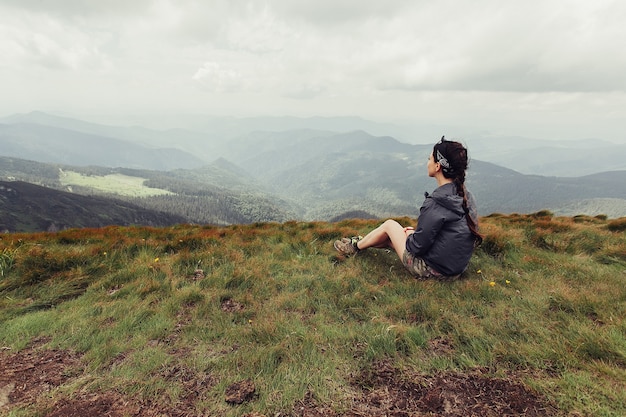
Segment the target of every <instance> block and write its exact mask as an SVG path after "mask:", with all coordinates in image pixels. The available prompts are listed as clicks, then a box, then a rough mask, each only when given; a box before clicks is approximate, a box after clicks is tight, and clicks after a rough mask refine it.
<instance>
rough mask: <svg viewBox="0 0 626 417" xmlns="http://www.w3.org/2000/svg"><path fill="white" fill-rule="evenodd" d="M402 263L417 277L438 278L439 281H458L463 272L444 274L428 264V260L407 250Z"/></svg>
mask: <svg viewBox="0 0 626 417" xmlns="http://www.w3.org/2000/svg"><path fill="white" fill-rule="evenodd" d="M402 264H404V266H405V267H406V269H408V271H409V272H410V273H411V275H413V276H414V277H415V278H417V279H429V278H432V279H436V280H439V281H456V280H457V279H459V277H460V276H461V274H458V275H443V274H440V273H439V272H437V271H435V270H434V269H432V268H431V267H430V266H428V265H426V262H424V260H423V259H422V258H420V257H419V256H414V255H412V254H411V253H409V251H407V250H405V251H404V255H402Z"/></svg>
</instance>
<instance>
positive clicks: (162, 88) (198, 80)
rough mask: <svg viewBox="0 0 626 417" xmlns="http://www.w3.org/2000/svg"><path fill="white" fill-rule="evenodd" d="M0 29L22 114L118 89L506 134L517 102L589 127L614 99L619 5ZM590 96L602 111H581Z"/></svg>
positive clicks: (340, 3)
mask: <svg viewBox="0 0 626 417" xmlns="http://www.w3.org/2000/svg"><path fill="white" fill-rule="evenodd" d="M0 16H2V17H1V18H0V54H1V55H2V56H3V61H4V63H3V64H0V87H2V88H3V89H6V91H15V92H17V91H22V95H23V96H24V97H25V98H24V102H25V103H34V104H31V105H34V106H37V104H36V103H38V102H45V103H50V102H54V98H53V97H54V96H55V91H56V90H59V91H63V94H62V95H61V96H59V98H58V100H57V103H58V105H59V106H60V107H65V106H67V107H68V108H70V109H75V108H80V107H82V106H84V103H81V102H80V101H79V100H85V97H84V96H82V95H81V94H78V92H80V91H92V92H93V95H94V99H93V100H94V102H93V104H91V106H92V107H93V108H97V107H98V106H101V105H106V103H107V102H108V101H107V100H104V99H102V100H100V101H98V97H112V98H110V99H108V100H109V101H115V100H114V97H113V96H112V95H114V93H115V92H116V91H118V92H119V94H120V95H121V94H129V95H132V96H133V97H135V99H134V100H133V103H134V106H135V107H136V108H138V107H141V106H142V105H145V106H146V109H154V108H155V106H158V107H159V108H160V109H162V110H163V111H165V110H167V109H171V110H178V111H181V110H189V109H190V108H195V109H204V110H206V111H211V110H214V109H216V108H220V107H219V105H220V104H219V103H221V104H222V105H223V104H224V103H230V105H229V106H228V108H229V109H236V108H237V105H238V102H241V103H243V102H244V101H245V104H241V107H242V109H243V108H245V109H247V111H248V112H253V111H254V109H255V108H256V109H258V110H259V111H265V110H266V109H268V108H272V109H273V111H275V112H280V111H281V110H280V109H283V110H282V111H283V112H284V113H292V112H294V111H299V112H301V113H303V114H304V113H316V112H317V113H318V114H327V113H328V112H331V111H332V112H334V113H337V114H361V113H362V114H363V115H364V116H369V117H377V116H380V117H385V118H389V117H393V116H398V117H403V118H411V117H414V116H413V115H414V114H415V111H414V110H415V109H416V108H418V109H420V110H421V112H419V114H423V115H424V116H423V117H430V118H438V119H444V117H452V118H453V117H454V115H453V114H450V115H447V116H446V115H444V114H443V113H445V112H448V111H450V112H451V111H452V108H453V107H452V106H449V105H448V106H444V105H443V103H449V102H450V100H452V99H454V100H456V101H457V106H458V109H457V110H455V111H459V112H461V113H460V114H461V116H459V118H461V117H465V115H467V114H469V113H475V112H478V110H477V109H476V108H474V107H473V108H471V109H467V108H464V107H463V106H475V103H476V102H477V100H478V101H480V100H483V99H484V98H485V97H489V98H490V100H493V101H494V102H493V103H486V104H483V106H484V108H485V110H484V112H485V114H484V115H483V114H475V115H474V116H473V117H472V118H471V120H483V116H484V120H488V117H489V114H488V112H489V110H487V109H495V111H499V110H498V109H503V108H507V109H510V114H509V116H508V117H510V120H511V121H512V122H513V121H515V120H517V118H518V116H516V114H519V113H520V112H526V114H528V112H529V111H530V110H529V108H530V107H528V106H529V103H534V105H535V106H537V108H539V107H541V108H543V109H545V108H551V109H555V110H554V111H556V107H555V106H560V107H559V108H560V109H561V110H563V109H564V108H565V107H566V106H567V109H568V110H567V111H562V112H563V113H567V114H568V115H570V116H571V115H572V114H587V115H588V117H592V116H593V114H597V117H598V118H599V119H600V118H601V116H600V115H601V114H605V115H606V114H607V112H606V111H604V112H603V109H604V110H606V107H615V105H617V104H620V103H622V102H623V101H622V100H623V95H624V94H625V90H626V79H625V78H624V77H623V74H624V73H625V72H626V56H625V55H624V54H623V53H622V52H621V48H622V45H621V43H622V42H621V40H622V39H624V38H626V29H625V28H624V25H623V23H622V22H624V21H626V3H623V2H620V1H618V0H597V1H593V2H590V1H587V0H573V1H568V2H561V1H558V0H548V1H545V0H530V1H528V2H502V1H496V0H476V1H473V2H458V1H453V0H443V1H439V2H431V1H422V0H420V1H414V0H398V1H393V2H379V1H373V0H371V1H368V0H365V1H363V0H362V1H357V0H334V1H331V0H318V1H314V0H303V1H292V0H266V1H251V0H250V1H230V0H213V1H201V0H180V1H173V0H138V1H127V0H124V1H121V0H112V1H107V2H85V1H81V0H59V1H54V2H42V1H35V0H19V1H18V0H3V1H2V2H1V3H0ZM8 80H11V81H10V82H9V81H8ZM43 80H47V83H48V84H46V82H44V81H43ZM131 88H132V91H131V90H130V89H131ZM98 92H101V93H100V94H99V93H98ZM154 94H162V95H164V96H167V97H170V99H169V100H167V103H155V101H154V100H151V99H150V98H148V97H149V96H150V95H154ZM555 94H562V96H560V97H561V98H560V99H558V100H555V99H554V97H555ZM589 94H593V95H594V98H595V100H596V101H595V102H596V103H605V104H603V105H604V106H606V107H605V108H602V107H601V106H600V107H594V108H592V109H590V108H589V107H588V106H589V104H588V103H585V102H583V101H582V100H583V97H587V96H588V95H589ZM26 97H27V98H28V99H26ZM142 97H146V98H145V99H144V100H145V101H144V102H143V103H142ZM177 97H181V99H180V100H181V101H180V102H179V101H175V100H174V99H175V98H177ZM501 100H507V101H506V102H503V101H501ZM428 101H430V104H429V103H428ZM496 101H499V102H498V103H496ZM438 103H441V105H442V107H438V106H439V104H438ZM610 103H614V105H613V106H611V104H610ZM400 104H402V106H400ZM518 105H519V106H518ZM435 109H437V111H435ZM19 110H28V109H21V108H19V109H12V108H10V104H8V103H5V104H3V105H2V107H0V111H3V112H12V111H19ZM590 110H591V111H592V112H590ZM593 112H595V113H593ZM492 113H493V111H492ZM608 114H609V116H608V117H609V120H608V122H609V123H607V120H606V118H604V119H602V122H603V123H605V124H616V125H617V119H618V118H619V117H620V116H622V115H623V116H626V115H624V114H623V113H622V112H620V110H612V111H611V112H610V113H608ZM533 115H535V116H536V114H535V112H533ZM604 117H606V116H604ZM499 119H500V120H504V116H503V115H500V116H499ZM525 122H526V120H525ZM542 123H543V122H542Z"/></svg>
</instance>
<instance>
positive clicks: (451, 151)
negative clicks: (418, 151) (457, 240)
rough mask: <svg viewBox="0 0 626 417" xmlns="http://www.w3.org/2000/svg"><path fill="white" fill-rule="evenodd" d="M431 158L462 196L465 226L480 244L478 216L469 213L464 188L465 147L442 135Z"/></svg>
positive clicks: (466, 160) (466, 163)
mask: <svg viewBox="0 0 626 417" xmlns="http://www.w3.org/2000/svg"><path fill="white" fill-rule="evenodd" d="M433 158H434V160H435V162H439V165H441V172H442V173H443V176H444V177H446V178H449V179H451V180H452V182H453V183H454V185H455V186H456V192H457V194H458V195H459V196H460V197H462V198H463V211H465V219H466V220H467V226H468V227H469V229H470V231H471V232H472V234H473V235H474V239H475V242H476V245H480V244H481V243H482V241H483V236H482V235H481V234H480V232H479V231H478V217H474V216H473V215H472V214H473V213H470V207H469V203H468V198H467V190H466V189H465V171H466V170H467V165H468V157H467V148H465V146H463V145H462V144H461V143H459V142H454V141H450V140H446V139H445V137H443V136H442V137H441V141H439V142H438V143H437V144H435V146H434V147H433Z"/></svg>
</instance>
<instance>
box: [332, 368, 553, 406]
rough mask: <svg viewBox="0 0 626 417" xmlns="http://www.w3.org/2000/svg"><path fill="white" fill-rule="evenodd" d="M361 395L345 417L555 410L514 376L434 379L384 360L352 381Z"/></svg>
mask: <svg viewBox="0 0 626 417" xmlns="http://www.w3.org/2000/svg"><path fill="white" fill-rule="evenodd" d="M354 385H355V386H357V387H358V388H360V390H361V392H362V395H361V396H358V398H355V399H354V406H353V407H352V409H351V410H350V411H349V412H347V413H346V414H345V415H344V416H345V417H356V416H364V415H367V416H371V417H378V416H381V417H382V416H391V417H403V416H432V415H437V416H442V417H468V416H482V417H491V416H493V417H496V416H527V417H535V416H537V417H539V416H553V415H556V409H555V408H554V407H552V406H551V405H550V404H549V402H548V401H547V400H546V399H544V398H543V397H541V396H540V395H539V394H537V393H536V392H534V391H532V390H531V389H529V388H528V387H526V386H525V385H524V384H523V383H522V382H521V381H520V380H519V379H518V378H517V377H515V376H513V375H511V376H509V377H507V378H506V379H505V378H495V377H492V376H490V375H489V373H488V372H487V371H486V370H481V369H476V370H473V371H471V372H468V373H457V372H444V373H440V374H437V375H419V374H410V373H401V372H400V371H399V370H397V369H395V368H394V367H393V366H392V364H391V363H390V362H388V361H381V362H378V363H376V364H375V365H374V366H373V367H372V368H371V369H367V370H365V371H363V372H362V373H361V374H360V375H357V376H356V378H354Z"/></svg>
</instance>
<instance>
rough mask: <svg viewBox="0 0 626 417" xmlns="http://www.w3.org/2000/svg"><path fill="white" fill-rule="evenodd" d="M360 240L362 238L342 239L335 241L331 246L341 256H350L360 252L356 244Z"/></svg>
mask: <svg viewBox="0 0 626 417" xmlns="http://www.w3.org/2000/svg"><path fill="white" fill-rule="evenodd" d="M361 239H363V236H353V237H350V238H348V237H344V238H342V239H341V240H335V243H334V244H333V246H334V247H335V249H337V251H339V252H341V253H342V254H343V255H345V256H352V255H356V254H357V253H358V252H359V251H360V249H359V248H358V247H357V245H356V244H357V243H358V241H359V240H361Z"/></svg>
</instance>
